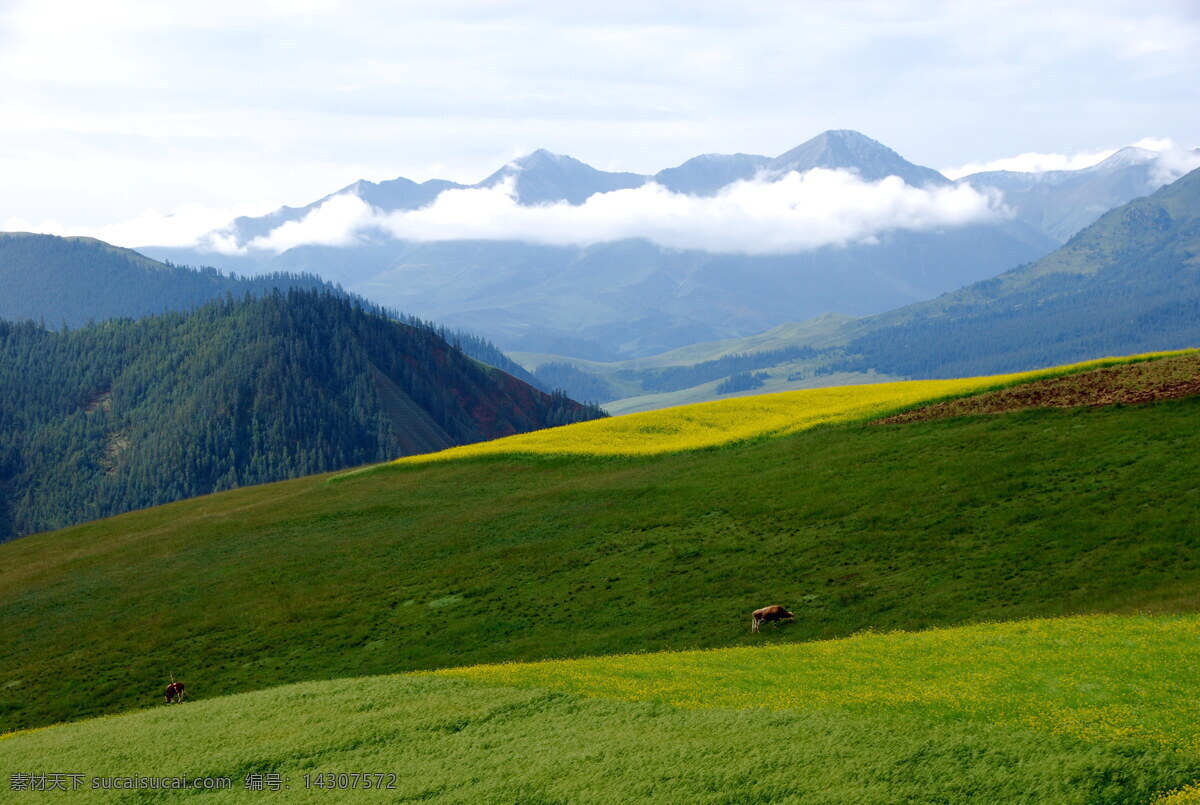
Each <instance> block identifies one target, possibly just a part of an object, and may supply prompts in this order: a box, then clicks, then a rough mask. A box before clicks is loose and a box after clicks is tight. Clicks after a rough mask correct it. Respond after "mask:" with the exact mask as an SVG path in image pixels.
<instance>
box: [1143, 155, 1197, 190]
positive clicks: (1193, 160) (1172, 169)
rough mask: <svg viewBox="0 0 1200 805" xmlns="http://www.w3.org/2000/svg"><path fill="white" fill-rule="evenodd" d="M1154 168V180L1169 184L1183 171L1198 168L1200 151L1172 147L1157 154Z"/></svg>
mask: <svg viewBox="0 0 1200 805" xmlns="http://www.w3.org/2000/svg"><path fill="white" fill-rule="evenodd" d="M1155 168H1156V170H1155V172H1154V180H1155V181H1156V182H1159V183H1160V184H1170V183H1171V182H1173V181H1175V180H1176V179H1178V178H1179V177H1180V176H1183V175H1184V174H1185V173H1191V172H1192V171H1194V170H1196V168H1200V152H1198V151H1196V150H1188V149H1185V148H1172V149H1170V150H1169V151H1164V152H1163V153H1162V154H1160V155H1159V157H1158V160H1157V161H1156V165H1155Z"/></svg>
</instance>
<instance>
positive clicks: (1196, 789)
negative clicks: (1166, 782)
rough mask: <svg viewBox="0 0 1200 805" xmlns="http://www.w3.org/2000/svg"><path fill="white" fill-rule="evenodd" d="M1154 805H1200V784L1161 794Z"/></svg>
mask: <svg viewBox="0 0 1200 805" xmlns="http://www.w3.org/2000/svg"><path fill="white" fill-rule="evenodd" d="M1153 805H1200V783H1196V784H1194V785H1189V786H1186V787H1185V788H1180V789H1179V790H1178V791H1168V792H1166V793H1165V794H1159V795H1158V796H1157V797H1156V798H1155V799H1154V803H1153Z"/></svg>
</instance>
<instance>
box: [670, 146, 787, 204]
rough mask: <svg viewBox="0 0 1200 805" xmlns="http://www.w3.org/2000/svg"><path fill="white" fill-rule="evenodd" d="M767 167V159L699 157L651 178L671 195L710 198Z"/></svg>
mask: <svg viewBox="0 0 1200 805" xmlns="http://www.w3.org/2000/svg"><path fill="white" fill-rule="evenodd" d="M770 164H771V158H770V157H762V156H757V155H755V154H701V155H700V156H698V157H692V158H691V159H689V160H688V161H687V162H684V163H683V164H682V165H679V166H677V167H674V168H667V169H666V170H661V171H659V172H658V173H656V174H654V181H656V182H658V183H659V184H660V185H662V186H663V187H665V188H667V189H668V190H670V191H671V192H673V193H685V194H687V195H690V196H710V195H712V194H714V193H716V192H717V191H718V190H720V189H721V188H722V187H725V186H727V185H730V184H733V183H734V182H737V181H741V180H743V179H753V178H754V176H755V174H757V173H758V172H759V171H760V170H762V169H763V168H766V167H767V166H768V165H770Z"/></svg>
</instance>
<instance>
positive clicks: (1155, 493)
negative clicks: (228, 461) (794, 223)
mask: <svg viewBox="0 0 1200 805" xmlns="http://www.w3.org/2000/svg"><path fill="white" fill-rule="evenodd" d="M1198 421H1200V397H1189V398H1182V399H1175V400H1167V401H1163V402H1158V403H1152V404H1146V405H1136V406H1121V405H1115V406H1108V407H1103V408H1071V409H1053V410H1051V409H1041V410H1024V411H1016V412H1011V413H1006V414H1001V415H990V416H971V417H958V418H951V419H941V420H936V421H927V422H916V423H912V424H904V425H871V424H866V423H862V422H844V423H839V424H827V425H823V426H819V427H815V428H812V429H810V430H806V431H803V432H799V433H794V434H791V435H788V436H781V437H772V438H758V439H753V440H749V441H745V442H741V443H738V444H732V445H726V446H720V447H712V448H708V449H701V450H695V451H691V452H686V453H673V454H662V455H644V456H637V457H629V456H624V457H622V456H610V457H602V456H590V457H589V456H549V455H543V456H529V455H525V456H521V455H490V456H477V457H470V458H461V459H457V460H453V461H437V462H430V463H425V464H395V465H384V466H380V467H376V468H372V469H371V470H370V471H368V472H357V473H349V474H345V473H344V474H342V475H340V476H336V477H335V476H314V477H310V478H304V479H300V480H296V481H288V482H284V483H278V484H271V485H266V486H259V487H249V488H245V489H240V490H235V491H231V492H226V493H222V494H219V495H212V496H207V497H203V498H196V499H192V500H187V501H182V502H179V503H175V504H171V505H168V506H163V507H158V508H155V509H149V510H145V511H140V512H133V513H130V514H127V515H122V516H120V517H116V518H111V519H108V520H102V521H97V522H94V523H88V524H85V525H81V526H77V527H74V528H70V529H65V530H63V531H59V532H54V533H49V534H40V535H34V536H31V537H27V538H23V539H20V540H17V541H14V542H11V543H7V544H4V545H0V732H9V733H10V734H9V735H7V736H0V775H3V778H0V789H3V788H4V787H5V786H6V785H7V784H8V780H7V777H8V775H10V774H12V773H13V772H15V771H23V770H27V771H38V770H39V769H40V770H42V771H50V772H53V771H57V772H71V771H84V772H86V773H87V774H88V775H91V776H104V775H107V774H150V773H153V774H161V775H173V774H187V775H199V776H204V775H226V776H230V777H231V779H232V778H236V781H237V785H235V790H233V791H226V792H218V791H209V792H198V791H190V792H175V793H163V792H156V793H153V794H151V793H147V792H143V793H142V794H140V795H135V794H129V793H128V792H126V793H125V794H124V795H122V794H120V793H113V792H108V793H105V792H93V793H92V794H91V795H90V796H94V797H98V798H100V799H104V798H110V799H111V801H122V802H141V801H173V799H174V798H182V797H189V798H199V799H203V800H212V801H223V800H224V799H229V798H237V797H248V796H249V795H248V794H247V793H246V792H245V790H244V788H241V784H242V779H243V778H244V777H245V776H246V775H247V774H256V773H268V772H270V773H279V774H284V775H286V776H287V777H289V779H290V782H291V786H292V788H291V789H290V793H289V794H287V795H286V801H289V802H290V801H310V800H311V801H325V802H333V801H355V802H358V801H365V802H371V801H381V802H382V801H387V802H392V801H406V800H421V801H440V802H623V801H636V800H654V801H666V802H729V803H733V802H772V801H775V802H806V803H807V802H830V803H833V802H838V803H860V802H861V803H877V802H946V803H950V802H955V803H957V802H964V803H965V802H981V803H982V802H1031V803H1032V802H1080V803H1083V802H1088V803H1110V802H1111V803H1137V802H1151V801H1153V800H1154V798H1155V797H1156V796H1159V795H1166V794H1167V792H1171V791H1175V790H1180V789H1185V788H1186V787H1187V786H1188V785H1190V784H1192V783H1195V782H1197V781H1200V743H1198V739H1197V732H1196V729H1195V727H1194V724H1196V723H1200V711H1198V710H1197V705H1196V704H1195V702H1194V701H1193V699H1194V698H1195V697H1194V692H1195V691H1196V690H1198V689H1200V685H1198V684H1197V683H1200V679H1197V678H1196V675H1197V671H1196V668H1198V667H1200V663H1197V662H1196V661H1197V659H1200V657H1198V656H1197V655H1198V654H1200V625H1198V624H1200V622H1198V621H1197V619H1196V616H1195V615H1193V614H1190V613H1195V612H1197V611H1200V489H1198V487H1200V485H1198V484H1197V483H1196V479H1197V478H1200V471H1198V470H1200V428H1197V427H1196V424H1197V422H1198ZM768 603H782V604H784V605H786V606H788V607H789V608H790V609H792V610H793V611H794V612H795V613H796V616H797V617H796V622H795V623H794V624H788V625H786V626H783V627H780V628H773V627H767V628H766V629H764V631H763V632H762V633H760V634H751V633H750V631H749V613H750V611H751V610H752V609H754V608H756V607H759V606H762V605H764V604H768ZM1075 616H1082V617H1075ZM541 661H550V662H541ZM437 669H442V670H441V671H439V672H438V673H437V674H435V675H432V676H431V675H429V674H427V673H422V672H428V671H434V670H437ZM413 672H417V673H415V674H414V673H413ZM172 676H174V677H176V678H178V679H181V680H183V681H185V682H186V683H187V685H188V688H189V691H190V693H191V695H192V699H193V701H191V702H189V703H187V704H186V705H185V706H182V707H170V708H168V707H164V706H163V705H162V703H161V702H162V689H163V688H164V687H165V685H166V683H167V682H168V681H169V680H170V678H171V677H172ZM95 716H105V717H102V718H93V717H95ZM58 722H74V723H67V724H59V725H58V726H51V725H55V724H57V723H58ZM46 758H54V759H55V764H54V765H55V766H56V767H57V768H53V769H51V768H47V767H46V762H45V759H46ZM320 771H324V772H330V771H333V772H379V771H382V772H396V773H397V774H398V775H399V777H400V778H401V779H400V780H399V781H398V783H397V784H398V785H401V786H402V787H401V788H397V789H395V790H387V791H372V792H365V791H363V790H361V789H358V790H355V791H353V792H349V793H348V792H347V791H345V790H334V791H330V790H328V789H319V788H315V787H314V788H307V789H306V788H305V787H304V782H303V779H302V778H303V775H304V774H305V773H308V774H310V775H312V774H315V773H316V772H320ZM29 796H31V797H34V798H36V795H29ZM263 796H265V794H264V795H263ZM1191 796H1193V795H1192V794H1189V793H1183V794H1179V795H1178V796H1174V797H1173V798H1172V799H1171V800H1169V801H1170V802H1171V803H1172V805H1175V803H1183V802H1190V801H1191V800H1190V799H1188V798H1189V797H1191ZM1166 801H1167V800H1164V802H1166Z"/></svg>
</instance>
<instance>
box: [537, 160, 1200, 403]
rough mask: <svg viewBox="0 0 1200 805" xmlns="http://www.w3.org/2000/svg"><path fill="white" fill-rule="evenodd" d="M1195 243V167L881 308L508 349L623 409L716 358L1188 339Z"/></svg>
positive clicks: (979, 353)
mask: <svg viewBox="0 0 1200 805" xmlns="http://www.w3.org/2000/svg"><path fill="white" fill-rule="evenodd" d="M1197 255H1200V171H1196V172H1193V173H1190V174H1188V175H1186V176H1184V177H1183V178H1181V179H1179V180H1178V181H1176V182H1175V183H1173V184H1171V185H1168V186H1166V187H1163V188H1162V189H1160V190H1159V191H1157V192H1156V193H1154V194H1153V195H1152V196H1150V197H1147V198H1140V199H1136V200H1134V201H1132V202H1130V203H1128V204H1126V205H1124V206H1122V207H1120V208H1118V209H1115V210H1112V211H1111V212H1109V213H1107V214H1105V215H1104V216H1102V217H1101V218H1100V220H1099V221H1097V222H1095V223H1094V224H1092V225H1091V226H1089V227H1087V228H1085V229H1084V230H1083V231H1082V232H1080V233H1078V234H1077V235H1076V236H1075V237H1074V238H1072V239H1071V240H1070V242H1068V243H1067V244H1066V245H1065V246H1063V247H1061V248H1059V249H1058V250H1056V251H1055V252H1053V253H1052V254H1049V255H1047V256H1046V257H1044V258H1042V259H1041V260H1038V261H1036V262H1034V263H1031V264H1028V265H1024V266H1021V267H1019V268H1016V269H1013V270H1010V271H1007V272H1005V273H1003V274H1000V275H999V276H997V277H994V278H992V279H988V280H984V281H982V282H977V283H974V284H972V285H969V286H967V287H965V288H962V289H960V290H958V291H956V292H954V293H948V294H943V295H942V296H939V297H938V298H936V299H933V300H930V301H926V302H921V303H918V304H914V305H908V306H906V307H902V308H899V309H897V310H893V311H889V312H886V313H881V314H877V315H873V316H864V317H861V318H858V319H849V318H847V317H833V316H822V317H819V318H817V319H812V320H809V321H805V322H797V323H793V324H789V325H782V326H780V327H776V328H774V329H772V330H769V331H766V332H764V333H760V334H758V335H756V336H751V337H746V338H739V339H730V340H725V341H716V342H709V343H698V344H694V345H692V346H690V347H687V348H686V349H679V350H674V351H672V352H668V353H665V354H662V355H656V356H651V357H647V358H643V359H640V360H636V361H635V360H625V361H620V362H603V361H601V362H597V361H584V360H578V359H574V358H569V357H564V356H562V355H554V354H538V353H525V354H518V355H515V356H514V357H517V358H518V359H520V360H521V361H522V363H524V364H525V365H526V366H527V367H529V368H531V369H533V370H535V372H536V373H537V374H539V375H540V376H542V377H543V378H544V379H545V380H546V381H547V382H550V383H552V384H553V385H555V386H557V387H561V388H563V389H566V390H567V392H568V393H569V394H573V395H576V396H581V397H584V398H586V399H594V400H598V401H600V402H602V403H604V404H605V407H606V408H607V409H608V410H609V411H611V412H613V413H626V412H629V411H635V410H645V409H649V408H660V407H663V406H667V405H679V404H683V403H688V402H700V401H702V400H711V399H716V398H718V397H720V396H721V394H720V393H719V391H718V388H717V384H716V383H714V382H711V381H712V380H713V379H715V378H716V377H717V376H718V375H719V374H720V373H721V372H722V371H724V370H725V369H727V368H730V367H736V368H737V369H738V370H741V371H754V372H756V373H760V374H761V375H762V376H763V377H764V378H765V384H764V386H763V387H762V389H761V391H762V392H768V391H783V390H787V389H791V388H802V387H807V386H816V385H836V384H845V383H851V382H877V381H879V380H881V379H888V378H895V379H899V378H902V377H956V376H968V375H980V374H993V373H1000V372H1012V371H1021V370H1026V369H1035V368H1038V367H1040V366H1048V365H1052V364H1062V363H1069V362H1073V361H1082V360H1087V359H1091V358H1099V357H1104V356H1105V355H1126V354H1130V353H1136V352H1148V351H1157V350H1167V349H1180V348H1186V347H1200V271H1198V269H1197V260H1198V258H1197ZM730 357H735V358H737V359H738V360H737V361H735V362H731V361H729V360H727V359H728V358H730ZM731 371H732V369H731ZM664 380H669V381H671V382H670V383H666V382H664ZM693 380H695V381H696V384H695V385H690V386H689V385H684V384H690V382H691V381H693Z"/></svg>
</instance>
